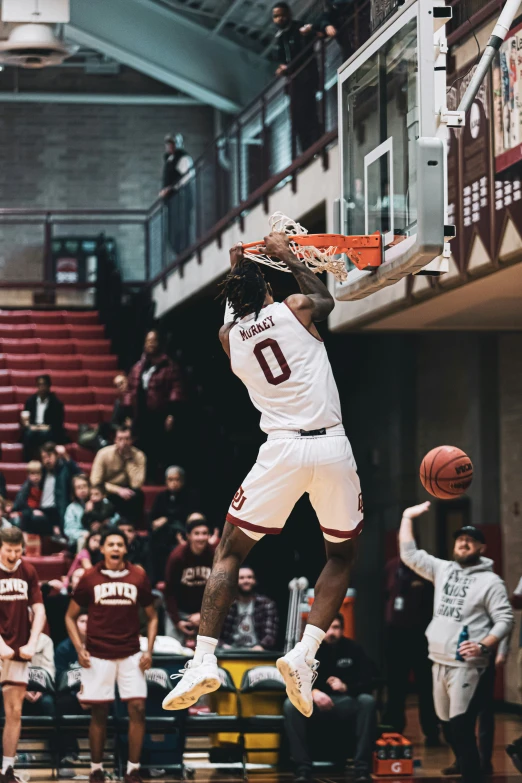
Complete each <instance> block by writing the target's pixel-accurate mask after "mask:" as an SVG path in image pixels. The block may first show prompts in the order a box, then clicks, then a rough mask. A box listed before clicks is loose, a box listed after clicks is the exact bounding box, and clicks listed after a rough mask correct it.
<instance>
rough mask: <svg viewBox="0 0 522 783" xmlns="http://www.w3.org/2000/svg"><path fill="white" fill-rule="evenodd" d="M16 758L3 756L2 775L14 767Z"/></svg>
mask: <svg viewBox="0 0 522 783" xmlns="http://www.w3.org/2000/svg"><path fill="white" fill-rule="evenodd" d="M14 763H15V760H14V756H3V758H2V775H4V774H5V771H6V769H8V768H9V767H14Z"/></svg>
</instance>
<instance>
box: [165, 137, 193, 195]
mask: <svg viewBox="0 0 522 783" xmlns="http://www.w3.org/2000/svg"><path fill="white" fill-rule="evenodd" d="M193 166H194V162H193V160H192V158H191V157H190V155H189V154H188V152H187V151H186V149H185V140H184V138H183V135H182V134H181V133H176V135H175V136H172V134H170V133H169V134H167V136H165V162H164V164H163V176H162V183H161V190H160V192H159V195H160V197H161V198H167V196H169V195H170V194H171V193H172V191H173V190H174V189H175V188H176V187H177V186H178V185H179V184H180V183H181V182H182V180H183V178H184V177H186V175H187V174H188V173H189V172H190V170H191V169H192V168H193Z"/></svg>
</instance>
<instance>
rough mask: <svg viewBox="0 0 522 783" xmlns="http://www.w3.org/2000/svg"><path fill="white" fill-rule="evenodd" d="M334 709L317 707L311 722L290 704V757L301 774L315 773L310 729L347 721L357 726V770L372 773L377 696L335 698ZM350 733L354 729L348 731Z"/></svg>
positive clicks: (287, 723)
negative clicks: (303, 772) (321, 724)
mask: <svg viewBox="0 0 522 783" xmlns="http://www.w3.org/2000/svg"><path fill="white" fill-rule="evenodd" d="M332 701H333V702H334V707H333V709H331V710H319V709H317V707H314V711H313V714H312V717H311V718H305V716H304V715H302V714H301V713H300V712H299V710H296V708H295V707H294V706H293V705H292V704H291V703H290V702H289V701H288V699H287V700H286V701H285V704H284V713H285V718H286V721H285V729H286V733H287V736H288V742H289V745H290V753H291V754H292V758H293V760H294V762H295V764H296V767H297V769H298V770H304V769H311V767H312V758H311V756H310V751H309V741H308V738H307V733H308V728H310V729H311V730H312V731H313V730H314V724H317V723H318V722H321V723H322V722H326V721H335V722H337V721H346V722H348V721H349V722H350V723H351V724H352V726H353V725H355V738H356V748H355V756H354V762H355V768H356V770H357V771H358V772H361V773H362V772H366V773H369V772H370V769H371V761H372V751H373V745H374V742H375V738H376V733H377V718H376V704H375V699H374V698H373V696H370V695H368V694H365V693H363V694H362V695H361V696H357V697H353V696H344V695H339V696H332ZM348 730H350V729H348Z"/></svg>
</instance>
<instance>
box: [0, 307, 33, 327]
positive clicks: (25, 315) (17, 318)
mask: <svg viewBox="0 0 522 783" xmlns="http://www.w3.org/2000/svg"><path fill="white" fill-rule="evenodd" d="M29 313H30V310H0V324H28V323H30V321H31V319H30V318H29Z"/></svg>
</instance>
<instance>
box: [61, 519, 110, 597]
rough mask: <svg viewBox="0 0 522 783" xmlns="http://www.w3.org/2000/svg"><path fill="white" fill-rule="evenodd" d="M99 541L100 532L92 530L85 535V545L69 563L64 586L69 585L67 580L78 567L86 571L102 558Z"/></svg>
mask: <svg viewBox="0 0 522 783" xmlns="http://www.w3.org/2000/svg"><path fill="white" fill-rule="evenodd" d="M100 543H101V533H100V532H94V533H89V535H88V536H87V540H86V542H85V546H84V547H83V549H81V550H80V551H79V552H78V554H77V555H76V557H75V558H74V560H73V561H72V563H71V567H70V568H69V571H68V573H67V576H66V577H65V579H64V584H65V586H66V587H68V586H69V581H70V579H71V577H72V575H73V574H74V573H75V572H76V571H77V570H78V569H79V568H83V570H84V571H88V570H89V568H92V567H93V566H95V565H96V564H97V563H99V562H100V560H102V559H103V558H102V554H101V552H100Z"/></svg>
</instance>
